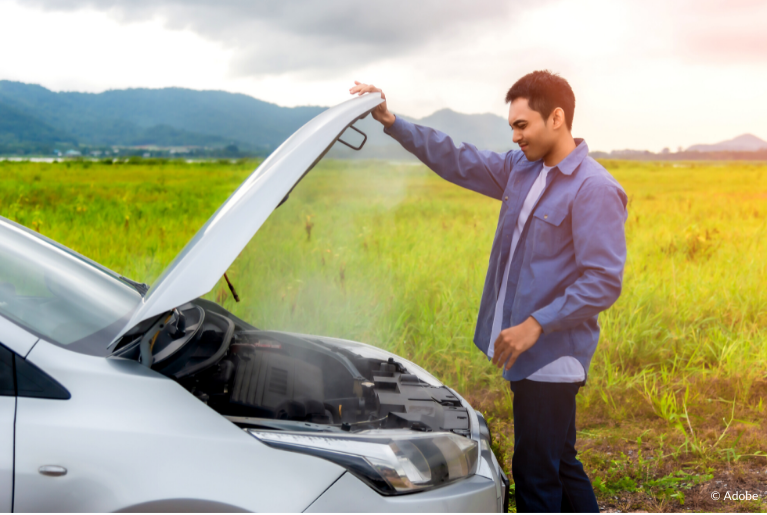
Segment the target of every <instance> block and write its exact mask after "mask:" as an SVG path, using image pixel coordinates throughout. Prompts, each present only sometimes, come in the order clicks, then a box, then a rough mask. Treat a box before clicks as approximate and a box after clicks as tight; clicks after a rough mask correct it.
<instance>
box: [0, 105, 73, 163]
mask: <svg viewBox="0 0 767 515" xmlns="http://www.w3.org/2000/svg"><path fill="white" fill-rule="evenodd" d="M60 143H68V144H71V145H75V144H76V141H75V138H74V137H72V136H71V135H70V134H67V133H65V132H63V131H60V130H57V129H54V128H53V127H51V126H50V125H48V124H46V123H44V122H42V121H40V120H38V119H37V118H35V117H34V116H30V115H27V114H24V113H23V112H21V111H18V110H16V109H13V108H12V107H9V106H7V105H4V104H0V153H4V152H5V149H6V148H9V149H10V148H23V149H26V150H28V151H31V152H44V153H49V152H50V151H51V150H52V149H53V147H54V146H55V145H57V144H60Z"/></svg>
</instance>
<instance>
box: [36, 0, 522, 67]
mask: <svg viewBox="0 0 767 515" xmlns="http://www.w3.org/2000/svg"><path fill="white" fill-rule="evenodd" d="M25 5H27V6H32V5H34V6H37V7H40V8H43V9H46V10H56V11H74V10H80V9H91V10H98V11H103V12H107V13H108V14H109V15H110V16H112V17H114V18H116V19H118V20H120V21H124V22H132V21H145V20H147V19H153V18H157V17H159V18H161V19H162V20H164V23H165V25H166V26H167V27H168V28H170V29H178V30H191V31H193V32H195V33H197V34H199V35H201V36H202V37H204V38H207V39H210V40H212V41H215V42H217V43H221V44H223V45H225V46H226V47H228V48H231V49H233V50H234V51H235V58H234V61H233V66H232V70H231V73H232V74H233V75H235V76H259V75H275V74H282V73H288V72H299V73H305V74H310V75H320V76H321V75H326V76H327V75H328V74H331V73H337V72H339V71H341V70H349V69H354V68H357V67H359V66H364V65H366V64H370V63H371V62H375V61H379V60H383V59H391V58H397V57H401V56H403V55H409V54H413V53H416V52H417V51H418V50H419V49H421V48H423V47H425V46H427V45H429V44H430V43H433V42H435V41H444V42H454V41H455V40H456V39H459V38H462V37H465V36H466V35H468V34H471V33H473V32H476V31H477V30H481V28H482V27H483V26H498V25H501V24H503V23H504V21H505V20H506V19H507V18H508V16H509V13H510V11H511V10H512V3H511V2H498V1H495V0H457V1H456V0H453V1H444V0H420V1H417V2H413V1H411V0H389V1H387V2H359V1H348V0H324V1H322V2H317V1H313V0H290V1H284V0H266V1H252V0H217V1H210V0H192V1H181V0H27V1H25ZM517 9H519V7H517Z"/></svg>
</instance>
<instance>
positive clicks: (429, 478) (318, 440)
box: [249, 429, 478, 495]
mask: <svg viewBox="0 0 767 515" xmlns="http://www.w3.org/2000/svg"><path fill="white" fill-rule="evenodd" d="M249 432H250V434H252V435H253V436H255V437H256V438H258V439H259V440H261V441H262V442H264V443H265V444H267V445H269V446H272V447H276V448H279V449H284V450H288V451H294V452H301V453H304V454H311V455H312V456H317V457H319V458H324V459H326V460H329V461H332V462H334V463H336V464H338V465H341V466H343V467H346V469H347V470H349V471H350V472H351V473H352V474H354V475H355V476H357V477H358V478H359V479H361V480H362V481H364V482H365V483H367V484H368V485H370V486H371V487H373V488H374V489H376V490H377V491H378V492H380V493H381V494H384V495H398V494H407V493H412V492H418V491H421V490H427V489H429V488H436V487H438V486H443V485H446V484H448V483H452V482H453V481H457V480H459V479H463V478H466V477H469V476H471V475H472V474H474V473H475V472H476V468H477V458H478V449H477V443H476V442H475V441H473V440H470V439H469V438H466V437H464V436H459V435H456V434H453V433H448V432H438V433H421V434H412V433H409V432H408V433H404V432H401V433H393V434H392V432H387V433H388V434H383V433H374V432H363V433H357V434H335V433H330V434H326V433H300V432H295V433H291V432H284V431H260V430H255V429H251V430H249Z"/></svg>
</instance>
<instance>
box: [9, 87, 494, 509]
mask: <svg viewBox="0 0 767 515" xmlns="http://www.w3.org/2000/svg"><path fill="white" fill-rule="evenodd" d="M381 102H382V100H381V98H380V95H378V94H373V95H365V96H362V97H358V98H355V99H352V100H349V101H348V102H345V103H343V104H340V105H338V106H336V107H333V108H331V109H328V110H327V111H325V112H323V113H322V114H320V115H319V116H317V117H316V118H314V119H313V120H311V121H309V122H308V123H307V124H306V125H304V126H303V127H302V128H301V129H299V130H298V131H297V132H296V133H295V134H293V135H292V136H291V137H290V138H289V139H288V140H287V141H285V143H283V144H282V146H280V147H279V148H278V149H277V150H276V151H275V152H274V153H273V154H272V155H271V156H270V157H269V158H268V159H266V160H265V161H264V162H263V163H262V164H261V166H259V167H258V169H257V170H256V171H255V172H254V173H253V174H252V175H251V176H250V177H248V179H247V180H246V181H245V182H244V183H243V184H242V185H241V186H240V187H239V188H238V189H237V191H235V192H234V193H233V194H232V196H231V197H230V198H229V199H228V200H227V201H226V202H225V203H224V204H223V205H222V206H221V207H220V208H219V210H218V211H217V212H216V213H215V214H214V215H213V216H212V217H211V218H210V220H209V221H208V222H207V223H206V224H205V225H204V226H203V227H202V229H200V231H199V232H198V233H197V234H196V235H195V236H194V238H193V239H192V240H191V241H190V242H189V243H188V244H187V246H186V247H185V248H184V250H183V251H182V252H181V253H180V254H179V255H178V257H177V258H176V259H175V260H174V261H173V263H172V264H171V265H170V266H169V267H168V268H167V270H166V271H165V272H164V273H163V275H162V276H161V277H160V278H159V279H158V280H157V281H156V282H155V284H153V285H152V287H151V288H150V287H147V286H146V285H144V284H140V283H136V282H134V281H131V280H129V279H127V278H125V277H122V276H120V275H119V274H117V273H115V272H112V271H110V270H108V269H106V268H105V267H103V266H101V265H99V264H97V263H95V262H93V261H91V260H89V259H88V258H86V257H84V256H81V255H79V254H77V253H76V252H73V251H72V250H70V249H67V248H66V247H64V246H62V245H60V244H58V243H56V242H54V241H52V240H50V239H48V238H45V237H42V236H40V235H39V234H37V233H35V232H33V231H30V230H28V229H26V228H24V227H22V226H20V225H18V224H16V223H14V222H11V221H9V220H6V219H4V218H0V343H1V344H2V345H0V510H5V511H17V512H49V511H57V512H61V511H78V512H83V511H96V512H109V511H152V512H157V511H267V512H275V511H290V512H299V511H319V512H323V511H333V512H339V511H355V512H360V511H387V512H388V511H406V512H416V511H482V512H492V511H503V510H504V508H505V506H506V503H507V496H508V481H507V479H506V477H505V476H504V474H503V472H502V470H501V469H500V467H499V466H498V462H497V460H496V458H495V456H494V455H493V453H492V451H491V449H490V434H489V431H488V429H487V425H486V424H485V422H484V419H483V418H482V416H481V415H480V414H479V413H477V412H475V411H474V410H473V409H472V407H471V406H470V405H469V404H468V403H467V402H466V401H465V400H464V399H463V398H461V396H460V395H458V394H457V393H456V392H455V391H453V390H451V389H450V388H448V387H446V386H444V385H443V384H442V383H440V382H439V381H438V380H437V379H435V378H434V377H433V376H431V375H430V374H429V373H427V372H426V371H424V370H423V369H421V368H420V367H419V366H417V365H415V364H414V363H411V362H409V361H407V360H405V359H402V358H400V357H398V356H395V355H393V354H391V353H388V352H385V351H383V350H380V349H377V348H375V347H372V346H369V345H365V344H362V343H356V342H351V341H346V340H340V339H336V338H327V337H319V336H310V335H301V334H291V333H284V332H275V331H266V330H259V329H257V328H255V327H253V326H251V325H250V324H248V323H247V322H245V321H243V320H240V319H239V318H237V317H236V316H234V315H232V314H231V313H229V312H228V311H226V310H224V309H223V308H221V307H220V306H218V305H217V304H215V303H213V302H210V301H207V300H202V299H200V298H199V297H200V296H202V295H204V294H205V293H207V292H209V291H210V290H211V289H212V288H213V287H214V285H215V284H216V282H217V281H218V280H219V279H220V278H221V276H222V275H223V274H224V272H226V270H227V268H228V267H229V266H230V264H231V263H232V262H233V261H234V259H235V258H236V257H237V255H238V254H239V253H240V251H241V250H242V249H243V248H244V247H245V245H246V244H247V242H248V241H249V240H250V239H251V238H252V237H253V235H254V234H255V232H256V231H257V230H258V229H259V227H260V226H261V225H262V224H263V223H264V221H265V220H266V219H267V217H268V216H269V214H270V213H271V212H272V211H273V210H274V209H275V208H276V207H277V206H278V205H279V204H280V203H281V202H282V201H284V199H286V198H287V195H288V194H289V193H290V191H291V190H292V189H293V188H294V187H295V185H296V184H297V183H298V181H299V180H300V179H301V178H302V177H303V176H304V175H305V174H306V173H307V172H308V171H309V170H310V169H311V168H312V167H313V166H314V165H315V164H316V163H317V161H319V160H320V159H321V158H322V156H323V155H324V154H325V152H327V150H328V149H329V148H330V147H331V146H332V145H333V144H334V143H335V141H337V140H338V139H339V136H340V135H342V133H343V132H344V131H345V130H346V129H347V128H348V127H349V126H351V124H353V123H354V122H355V121H356V120H358V119H360V118H363V117H364V116H366V115H367V114H368V113H369V112H370V110H371V109H372V108H374V107H375V106H376V105H378V104H379V103H381Z"/></svg>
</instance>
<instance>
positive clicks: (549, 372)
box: [487, 165, 586, 383]
mask: <svg viewBox="0 0 767 515" xmlns="http://www.w3.org/2000/svg"><path fill="white" fill-rule="evenodd" d="M552 168H553V166H546V165H543V169H541V173H540V174H538V177H537V178H536V179H535V182H534V183H533V187H532V188H530V193H528V194H527V197H526V198H525V203H524V204H522V210H521V211H520V212H519V218H518V219H517V225H516V226H515V227H514V234H513V235H512V237H511V252H509V259H508V260H507V261H506V269H505V270H504V272H503V281H502V282H501V291H500V293H499V295H498V300H497V301H496V303H495V316H494V317H493V329H492V331H491V332H490V345H489V346H488V348H487V355H488V356H489V357H491V358H492V357H493V351H494V347H495V340H496V339H498V335H499V334H500V333H501V323H502V320H503V302H504V300H505V299H506V284H507V282H508V280H509V270H510V269H511V260H512V259H513V257H514V250H515V249H516V248H517V243H518V242H519V237H520V235H521V234H522V230H523V229H524V228H525V224H526V223H527V219H528V217H529V216H530V212H531V211H532V210H533V206H535V203H536V202H537V201H538V197H540V196H541V193H542V192H543V189H544V188H545V187H546V177H547V175H548V173H549V171H550V170H551V169H552ZM585 376H586V373H585V372H584V370H583V365H581V362H580V361H578V360H577V359H575V358H574V357H572V356H562V357H561V358H557V359H555V360H554V361H552V362H551V363H549V364H548V365H546V366H544V367H542V368H540V369H538V370H537V371H536V372H534V373H532V374H531V375H529V376H528V377H527V379H529V380H531V381H541V382H546V383H575V382H578V381H583V379H584V378H585Z"/></svg>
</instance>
